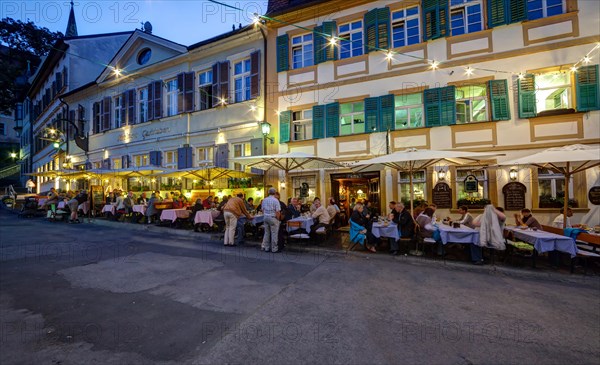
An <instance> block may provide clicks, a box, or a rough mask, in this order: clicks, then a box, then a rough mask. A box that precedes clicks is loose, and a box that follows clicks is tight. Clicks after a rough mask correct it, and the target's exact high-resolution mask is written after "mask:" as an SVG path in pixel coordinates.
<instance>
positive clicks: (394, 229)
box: [371, 222, 400, 241]
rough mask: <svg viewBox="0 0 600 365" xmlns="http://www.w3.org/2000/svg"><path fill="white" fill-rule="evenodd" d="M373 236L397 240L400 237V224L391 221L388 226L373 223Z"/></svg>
mask: <svg viewBox="0 0 600 365" xmlns="http://www.w3.org/2000/svg"><path fill="white" fill-rule="evenodd" d="M371 233H372V234H373V236H375V237H377V238H379V237H387V238H393V239H394V240H395V241H398V240H399V239H400V235H399V234H398V226H397V225H396V224H394V223H390V224H389V225H388V226H384V225H383V223H378V222H375V223H373V229H372V230H371Z"/></svg>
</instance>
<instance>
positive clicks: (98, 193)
mask: <svg viewBox="0 0 600 365" xmlns="http://www.w3.org/2000/svg"><path fill="white" fill-rule="evenodd" d="M90 196H91V197H92V206H93V207H95V206H99V205H100V206H102V205H104V189H103V188H102V185H92V186H91V187H90Z"/></svg>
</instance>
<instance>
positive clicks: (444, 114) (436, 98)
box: [423, 86, 456, 127]
mask: <svg viewBox="0 0 600 365" xmlns="http://www.w3.org/2000/svg"><path fill="white" fill-rule="evenodd" d="M454 93H455V87H454V86H447V87H440V88H436V89H427V90H425V92H424V93H423V96H424V99H425V126H427V127H439V126H443V125H450V124H455V123H456V98H455V95H454Z"/></svg>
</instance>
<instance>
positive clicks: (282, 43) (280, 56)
mask: <svg viewBox="0 0 600 365" xmlns="http://www.w3.org/2000/svg"><path fill="white" fill-rule="evenodd" d="M289 68H290V37H289V36H288V35H287V34H283V35H280V36H279V37H277V72H283V71H287V70H288V69H289Z"/></svg>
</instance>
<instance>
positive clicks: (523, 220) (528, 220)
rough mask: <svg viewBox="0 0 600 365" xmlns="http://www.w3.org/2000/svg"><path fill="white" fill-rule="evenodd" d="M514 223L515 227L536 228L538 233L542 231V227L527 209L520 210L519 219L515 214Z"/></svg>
mask: <svg viewBox="0 0 600 365" xmlns="http://www.w3.org/2000/svg"><path fill="white" fill-rule="evenodd" d="M515 221H516V224H517V226H522V227H529V228H536V229H539V230H540V231H541V230H542V225H541V224H540V222H538V220H537V219H535V218H534V217H533V215H531V210H529V209H527V208H525V209H521V217H519V214H518V213H515Z"/></svg>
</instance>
